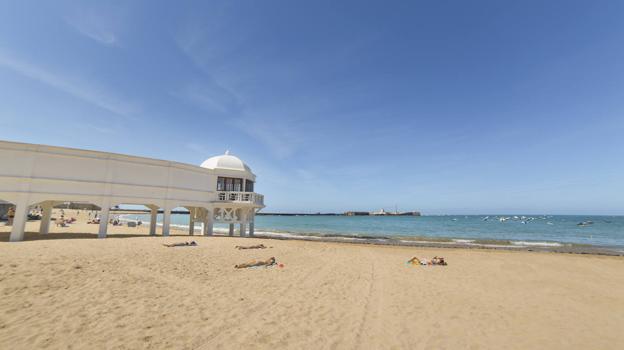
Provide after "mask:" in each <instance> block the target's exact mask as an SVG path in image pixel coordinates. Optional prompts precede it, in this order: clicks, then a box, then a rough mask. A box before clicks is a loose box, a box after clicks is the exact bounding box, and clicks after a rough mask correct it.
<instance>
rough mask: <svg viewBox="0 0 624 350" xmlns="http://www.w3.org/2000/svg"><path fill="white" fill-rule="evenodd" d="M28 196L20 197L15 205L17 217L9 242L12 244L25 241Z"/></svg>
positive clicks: (14, 220)
mask: <svg viewBox="0 0 624 350" xmlns="http://www.w3.org/2000/svg"><path fill="white" fill-rule="evenodd" d="M29 209H30V208H29V207H28V196H25V195H23V196H20V198H19V199H18V200H17V202H16V203H15V217H14V218H13V227H11V235H10V236H9V240H10V241H11V242H18V241H23V240H24V228H25V227H26V220H28V211H29Z"/></svg>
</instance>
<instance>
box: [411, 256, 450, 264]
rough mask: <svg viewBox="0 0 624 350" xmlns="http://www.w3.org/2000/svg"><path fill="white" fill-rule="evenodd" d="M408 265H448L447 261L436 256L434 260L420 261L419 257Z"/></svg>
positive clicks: (414, 258)
mask: <svg viewBox="0 0 624 350" xmlns="http://www.w3.org/2000/svg"><path fill="white" fill-rule="evenodd" d="M407 263H408V264H412V265H416V264H418V265H446V261H444V258H443V257H437V256H434V257H433V259H431V260H428V259H418V258H417V257H413V258H411V259H409V260H408V261H407Z"/></svg>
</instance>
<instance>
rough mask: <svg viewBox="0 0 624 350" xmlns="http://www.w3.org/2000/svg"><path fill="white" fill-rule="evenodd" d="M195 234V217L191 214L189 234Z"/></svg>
mask: <svg viewBox="0 0 624 350" xmlns="http://www.w3.org/2000/svg"><path fill="white" fill-rule="evenodd" d="M194 234H195V218H193V217H192V216H191V219H190V220H189V235H191V236H193V235H194Z"/></svg>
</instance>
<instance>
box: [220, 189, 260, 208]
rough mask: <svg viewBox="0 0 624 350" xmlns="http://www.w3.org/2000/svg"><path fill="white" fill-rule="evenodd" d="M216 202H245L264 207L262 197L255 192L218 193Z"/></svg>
mask: <svg viewBox="0 0 624 350" xmlns="http://www.w3.org/2000/svg"><path fill="white" fill-rule="evenodd" d="M217 200H218V201H223V202H247V203H253V204H257V205H264V196H263V195H261V194H259V193H255V192H237V191H219V192H217Z"/></svg>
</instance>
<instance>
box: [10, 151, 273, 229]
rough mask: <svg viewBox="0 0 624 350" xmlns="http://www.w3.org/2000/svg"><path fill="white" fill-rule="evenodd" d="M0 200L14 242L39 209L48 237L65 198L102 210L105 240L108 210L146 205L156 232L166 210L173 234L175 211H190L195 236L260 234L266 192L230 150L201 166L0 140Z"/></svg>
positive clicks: (165, 224)
mask: <svg viewBox="0 0 624 350" xmlns="http://www.w3.org/2000/svg"><path fill="white" fill-rule="evenodd" d="M0 164H2V166H1V167H0V203H5V204H7V203H8V205H11V206H12V207H14V208H15V214H14V218H13V220H12V228H11V235H10V240H11V241H21V240H23V238H24V228H25V223H26V220H27V218H28V214H29V213H30V212H31V211H32V209H33V208H38V209H40V211H41V214H42V219H41V224H40V228H39V231H38V234H43V235H44V234H47V233H48V231H49V226H50V217H51V212H52V208H53V207H55V206H58V205H59V204H63V203H73V204H80V205H92V206H96V207H99V208H100V213H99V218H100V223H99V229H98V236H99V237H101V238H104V237H106V234H107V226H108V224H109V215H110V209H111V208H114V207H118V206H120V205H144V206H145V207H147V208H149V209H150V214H151V215H150V218H151V219H150V223H149V225H150V230H149V233H150V235H156V231H157V228H158V225H157V217H158V213H159V212H161V213H162V225H161V226H162V235H163V236H168V235H169V232H170V226H171V211H172V210H173V209H175V208H180V207H182V208H185V209H187V210H188V212H189V214H190V215H189V234H194V233H195V232H196V230H195V226H196V224H197V223H199V224H201V226H202V227H201V232H202V233H203V234H204V235H212V234H213V225H214V223H222V224H229V235H233V234H234V228H235V225H238V234H239V235H241V236H246V235H250V236H251V235H253V234H254V219H255V214H256V212H258V211H259V210H261V209H262V208H264V196H262V195H261V194H258V193H255V192H254V188H255V183H256V175H254V173H253V172H252V171H251V168H250V167H249V166H247V164H245V163H244V162H243V161H242V160H241V159H239V158H237V157H235V156H233V155H230V154H229V152H226V153H225V154H223V155H220V156H216V157H212V158H208V159H207V160H206V161H204V162H203V163H202V164H201V165H200V166H196V165H190V164H184V163H178V162H172V161H165V160H157V159H151V158H144V157H135V156H130V155H122V154H115V153H107V152H97V151H89V150H80V149H73V148H65V147H54V146H45V145H34V144H26V143H17V142H7V141H0Z"/></svg>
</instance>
